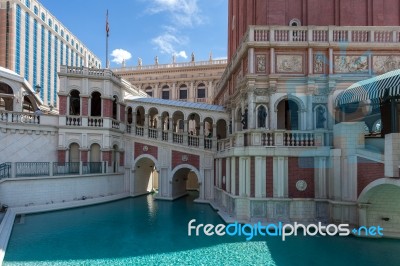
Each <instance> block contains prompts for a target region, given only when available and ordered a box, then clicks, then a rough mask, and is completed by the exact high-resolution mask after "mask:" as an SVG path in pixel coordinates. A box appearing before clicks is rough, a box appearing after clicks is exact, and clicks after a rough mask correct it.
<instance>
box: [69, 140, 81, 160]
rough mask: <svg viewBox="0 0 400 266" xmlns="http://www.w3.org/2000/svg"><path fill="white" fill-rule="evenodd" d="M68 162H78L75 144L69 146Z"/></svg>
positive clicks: (77, 147) (77, 149)
mask: <svg viewBox="0 0 400 266" xmlns="http://www.w3.org/2000/svg"><path fill="white" fill-rule="evenodd" d="M69 162H70V163H77V162H79V144H77V143H71V145H69Z"/></svg>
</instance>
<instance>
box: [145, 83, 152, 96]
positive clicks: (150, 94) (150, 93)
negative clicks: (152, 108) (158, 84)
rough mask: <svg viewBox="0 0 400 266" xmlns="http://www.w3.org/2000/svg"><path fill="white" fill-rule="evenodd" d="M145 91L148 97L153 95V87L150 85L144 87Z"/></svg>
mask: <svg viewBox="0 0 400 266" xmlns="http://www.w3.org/2000/svg"><path fill="white" fill-rule="evenodd" d="M146 93H147V95H149V96H150V97H153V89H152V88H151V87H150V86H149V87H147V88H146Z"/></svg>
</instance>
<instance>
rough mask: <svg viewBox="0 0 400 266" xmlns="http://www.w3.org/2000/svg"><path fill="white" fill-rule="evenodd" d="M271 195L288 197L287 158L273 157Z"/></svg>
mask: <svg viewBox="0 0 400 266" xmlns="http://www.w3.org/2000/svg"><path fill="white" fill-rule="evenodd" d="M273 164H274V166H273V175H274V177H273V184H274V188H273V196H274V197H277V198H287V197H288V194H289V193H288V159H287V158H286V157H274V162H273Z"/></svg>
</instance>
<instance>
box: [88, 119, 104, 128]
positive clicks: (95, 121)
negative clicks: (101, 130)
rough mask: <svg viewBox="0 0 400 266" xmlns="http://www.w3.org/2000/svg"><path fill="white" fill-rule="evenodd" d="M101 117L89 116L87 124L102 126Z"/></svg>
mask: <svg viewBox="0 0 400 266" xmlns="http://www.w3.org/2000/svg"><path fill="white" fill-rule="evenodd" d="M103 125H104V123H103V118H100V117H89V118H88V126H89V127H103Z"/></svg>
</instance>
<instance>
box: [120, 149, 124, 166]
mask: <svg viewBox="0 0 400 266" xmlns="http://www.w3.org/2000/svg"><path fill="white" fill-rule="evenodd" d="M119 165H120V166H124V165H125V152H120V153H119Z"/></svg>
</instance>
